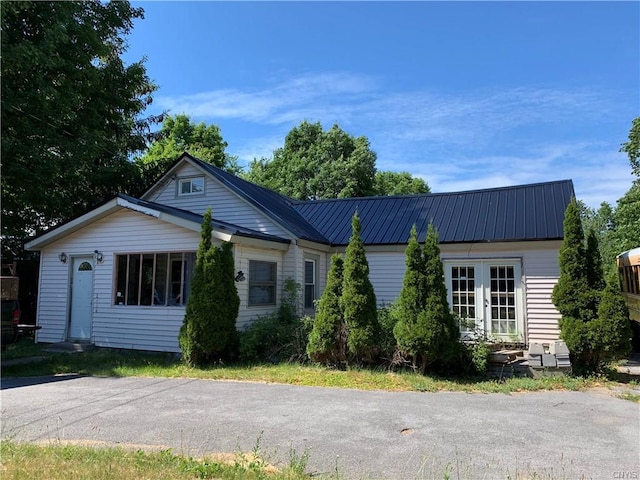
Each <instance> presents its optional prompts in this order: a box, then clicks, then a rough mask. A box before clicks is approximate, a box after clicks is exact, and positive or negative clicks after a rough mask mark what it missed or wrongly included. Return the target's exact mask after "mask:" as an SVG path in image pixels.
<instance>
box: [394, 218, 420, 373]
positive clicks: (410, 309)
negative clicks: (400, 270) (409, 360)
mask: <svg viewBox="0 0 640 480" xmlns="http://www.w3.org/2000/svg"><path fill="white" fill-rule="evenodd" d="M405 265H406V269H405V272H404V279H403V282H402V290H401V291H400V295H399V297H398V300H397V302H396V304H395V308H394V310H393V314H394V315H396V317H397V323H396V325H395V327H394V330H393V333H394V336H395V338H396V340H397V342H398V347H399V348H400V350H401V351H403V352H404V353H406V354H408V355H410V356H411V357H413V360H414V364H415V363H417V359H416V357H417V356H420V355H421V352H423V351H424V349H425V345H424V338H423V335H424V332H423V331H422V330H423V329H422V327H420V326H419V325H418V316H419V315H420V313H421V312H423V311H424V309H425V307H426V300H427V284H426V271H425V270H426V265H425V262H424V257H423V255H422V248H421V247H420V244H419V243H418V237H417V232H416V226H415V225H413V227H411V232H410V234H409V242H408V245H407V248H406V250H405Z"/></svg>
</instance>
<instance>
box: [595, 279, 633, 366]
mask: <svg viewBox="0 0 640 480" xmlns="http://www.w3.org/2000/svg"><path fill="white" fill-rule="evenodd" d="M590 324H591V325H590V327H591V328H590V330H591V332H590V334H591V342H592V350H593V352H594V355H593V358H592V367H593V369H595V370H599V369H601V368H602V367H603V366H604V365H605V364H606V363H607V362H610V361H612V360H616V359H619V358H623V357H624V356H625V355H627V354H628V353H629V352H630V351H631V335H632V332H631V321H630V320H629V310H628V309H627V305H626V303H625V299H624V297H623V296H622V293H621V292H620V286H619V284H618V276H617V274H616V272H612V273H611V274H610V275H609V277H608V278H607V282H606V286H605V288H604V290H603V291H602V299H601V301H600V305H599V307H598V318H597V320H594V321H592V322H590Z"/></svg>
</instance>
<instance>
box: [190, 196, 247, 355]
mask: <svg viewBox="0 0 640 480" xmlns="http://www.w3.org/2000/svg"><path fill="white" fill-rule="evenodd" d="M239 308H240V298H239V296H238V291H237V289H236V285H235V281H234V263H233V251H232V246H231V244H229V243H226V242H225V243H223V244H222V247H221V248H220V247H216V246H213V245H212V244H211V209H208V210H207V211H206V212H205V214H204V217H203V220H202V231H201V240H200V245H199V246H198V253H197V256H196V266H195V272H194V276H193V281H192V285H191V293H190V295H189V298H188V300H187V308H186V313H185V317H184V322H183V325H182V328H181V329H180V336H179V343H180V349H181V350H182V358H183V360H184V361H185V362H186V363H187V364H189V365H198V366H200V365H205V364H208V363H212V362H217V361H221V360H228V359H231V358H232V357H233V356H234V352H235V350H236V347H237V331H236V318H237V317H238V312H239Z"/></svg>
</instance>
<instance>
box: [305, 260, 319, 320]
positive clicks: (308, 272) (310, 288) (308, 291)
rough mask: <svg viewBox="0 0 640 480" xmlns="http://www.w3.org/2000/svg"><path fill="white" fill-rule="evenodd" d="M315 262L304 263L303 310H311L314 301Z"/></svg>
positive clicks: (307, 261)
mask: <svg viewBox="0 0 640 480" xmlns="http://www.w3.org/2000/svg"><path fill="white" fill-rule="evenodd" d="M316 276H317V275H316V261H315V260H313V259H309V258H307V259H305V261H304V308H313V307H314V304H313V302H314V301H315V299H316Z"/></svg>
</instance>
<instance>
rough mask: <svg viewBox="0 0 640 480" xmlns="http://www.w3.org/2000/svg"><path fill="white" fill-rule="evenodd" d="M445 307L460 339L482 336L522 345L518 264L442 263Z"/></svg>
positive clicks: (521, 308)
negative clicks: (453, 317)
mask: <svg viewBox="0 0 640 480" xmlns="http://www.w3.org/2000/svg"><path fill="white" fill-rule="evenodd" d="M444 264H445V281H446V284H447V293H448V299H449V306H450V308H451V310H452V311H453V312H454V313H455V314H456V315H457V316H458V317H459V318H460V334H461V336H462V338H463V339H472V338H473V337H474V336H476V335H478V334H479V335H483V334H484V335H486V336H487V337H488V338H494V339H496V340H498V339H499V340H509V341H524V308H523V298H524V297H523V295H522V288H521V285H520V284H521V273H520V270H521V269H520V262H519V261H518V260H467V261H465V260H450V261H445V262H444Z"/></svg>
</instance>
